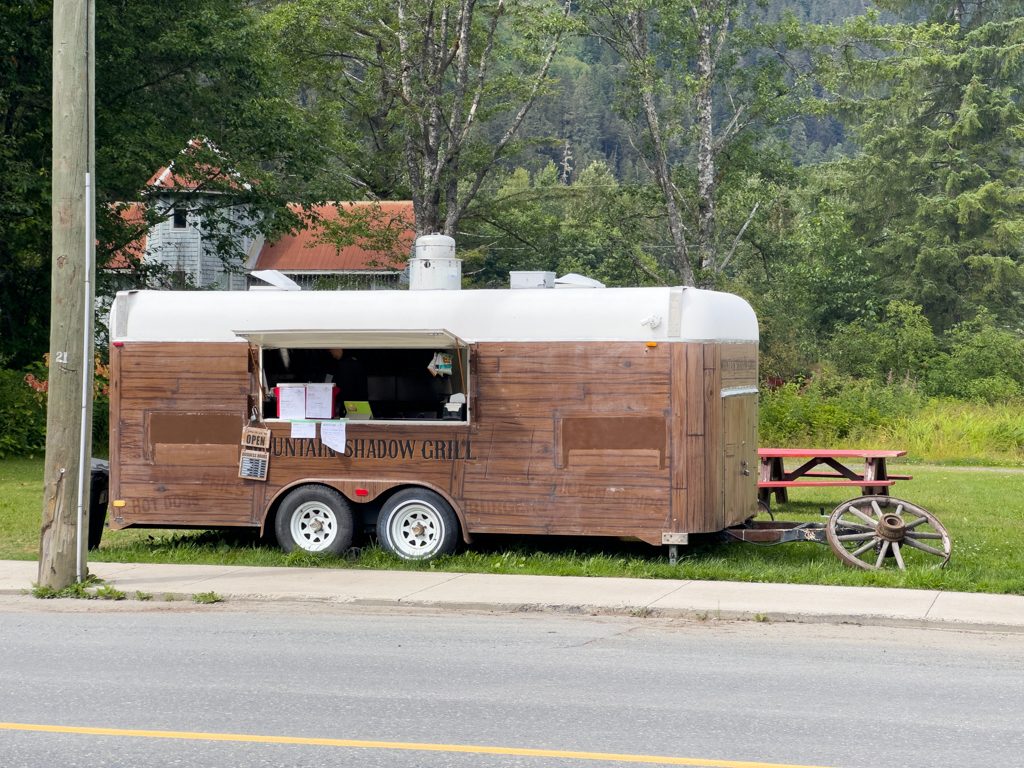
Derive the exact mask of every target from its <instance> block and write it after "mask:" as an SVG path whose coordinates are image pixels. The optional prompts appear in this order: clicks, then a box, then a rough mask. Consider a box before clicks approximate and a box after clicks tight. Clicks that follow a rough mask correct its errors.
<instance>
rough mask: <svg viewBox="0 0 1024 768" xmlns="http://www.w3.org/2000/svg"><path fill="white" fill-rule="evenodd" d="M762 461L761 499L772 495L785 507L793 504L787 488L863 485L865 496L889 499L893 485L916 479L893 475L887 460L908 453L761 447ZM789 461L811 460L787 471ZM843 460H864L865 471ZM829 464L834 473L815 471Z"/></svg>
mask: <svg viewBox="0 0 1024 768" xmlns="http://www.w3.org/2000/svg"><path fill="white" fill-rule="evenodd" d="M757 455H758V456H759V457H760V459H761V467H760V472H759V474H758V480H757V498H758V499H759V500H760V501H763V502H765V503H766V504H767V503H768V500H769V499H771V496H772V494H773V493H774V494H775V501H776V502H777V503H779V504H784V503H786V502H787V501H789V494H788V492H787V489H789V488H799V487H804V486H806V487H810V486H822V485H849V486H860V488H861V492H862V494H863V495H864V496H888V495H889V486H891V485H893V484H894V483H895V482H896V481H897V480H913V479H914V478H913V477H912V476H911V475H890V474H889V473H888V472H887V471H886V468H885V460H886V459H892V458H895V457H896V456H906V455H907V452H906V451H855V450H854V451H850V450H828V449H820V450H818V449H814V448H758V450H757ZM786 459H807V461H806V462H804V463H803V464H801V465H800V466H799V467H797V468H796V469H794V470H791V471H789V472H787V471H786V467H785V464H784V463H783V462H784V461H785V460H786ZM840 459H863V460H864V471H863V472H862V473H859V474H858V473H857V472H855V471H854V470H852V469H850V468H849V467H847V466H845V465H844V464H842V463H841V462H840ZM821 465H825V466H827V467H830V468H831V469H833V470H834V471H832V472H812V471H811V470H813V469H814V468H815V467H819V466H821Z"/></svg>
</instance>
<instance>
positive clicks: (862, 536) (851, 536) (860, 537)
mask: <svg viewBox="0 0 1024 768" xmlns="http://www.w3.org/2000/svg"><path fill="white" fill-rule="evenodd" d="M836 538H838V539H839V540H840V541H867V540H869V539H871V540H872V541H873V540H874V539H875V534H873V533H871V532H870V531H869V532H868V533H847V534H845V535H843V536H837V537H836Z"/></svg>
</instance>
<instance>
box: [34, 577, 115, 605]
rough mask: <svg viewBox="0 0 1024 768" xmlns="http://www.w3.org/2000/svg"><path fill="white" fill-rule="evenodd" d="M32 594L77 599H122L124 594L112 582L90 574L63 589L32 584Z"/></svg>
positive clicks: (45, 597) (47, 597) (40, 597)
mask: <svg viewBox="0 0 1024 768" xmlns="http://www.w3.org/2000/svg"><path fill="white" fill-rule="evenodd" d="M32 596H33V597H37V598H39V599H41V600H53V599H55V598H60V597H70V598H74V599H78V600H124V598H125V594H124V592H122V591H121V590H120V589H116V588H115V587H114V585H113V584H107V583H106V582H104V581H103V579H101V578H99V577H98V576H93V575H90V576H89V577H88V578H87V579H85V580H84V581H77V582H73V583H71V584H68V586H66V587H64V588H63V589H53V588H52V587H47V586H41V585H39V584H35V583H33V584H32Z"/></svg>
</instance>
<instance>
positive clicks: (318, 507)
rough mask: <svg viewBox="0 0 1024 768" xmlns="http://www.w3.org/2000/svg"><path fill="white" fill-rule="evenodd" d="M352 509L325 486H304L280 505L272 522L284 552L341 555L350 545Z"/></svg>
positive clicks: (337, 494) (342, 498)
mask: <svg viewBox="0 0 1024 768" xmlns="http://www.w3.org/2000/svg"><path fill="white" fill-rule="evenodd" d="M352 527H353V526H352V508H351V507H350V506H349V503H348V501H347V500H346V499H345V497H344V496H342V495H341V494H340V493H338V492H337V491H336V490H334V489H333V488H331V487H329V486H326V485H303V486H299V487H298V488H296V489H295V490H293V491H291V492H290V493H289V494H288V495H287V496H286V497H285V498H284V500H283V501H282V502H281V506H280V508H279V509H278V510H277V518H276V520H275V521H274V531H275V532H276V533H277V541H278V543H279V544H280V545H281V549H283V550H284V551H285V552H294V551H295V550H297V549H299V550H303V551H305V552H322V553H325V554H330V555H340V554H342V553H343V552H344V551H345V550H346V549H348V548H349V547H350V546H352Z"/></svg>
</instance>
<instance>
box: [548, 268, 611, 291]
mask: <svg viewBox="0 0 1024 768" xmlns="http://www.w3.org/2000/svg"><path fill="white" fill-rule="evenodd" d="M555 288H604V283H602V282H601V281H600V280H595V279H594V278H592V277H584V276H583V275H577V274H576V273H575V272H570V273H569V274H567V275H562V276H561V277H559V278H557V279H556V280H555Z"/></svg>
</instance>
